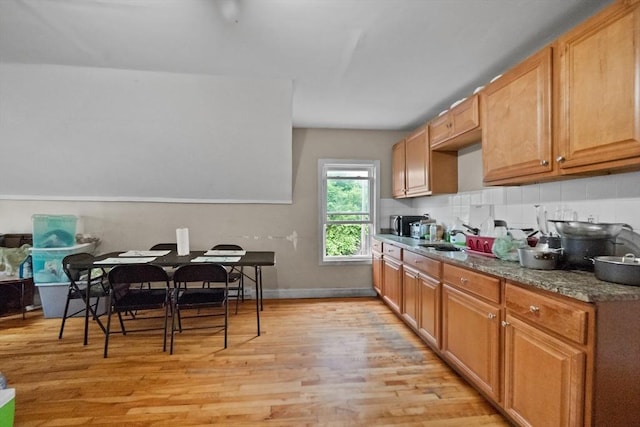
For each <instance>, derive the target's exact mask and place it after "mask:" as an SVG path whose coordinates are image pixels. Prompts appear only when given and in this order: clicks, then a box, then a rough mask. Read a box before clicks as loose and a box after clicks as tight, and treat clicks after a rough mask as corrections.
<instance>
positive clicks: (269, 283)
mask: <svg viewBox="0 0 640 427" xmlns="http://www.w3.org/2000/svg"><path fill="white" fill-rule="evenodd" d="M404 134H405V132H384V131H356V130H354V131H347V130H323V129H294V131H293V203H292V204H291V205H278V204H274V205H267V204H189V203H140V202H88V201H75V202H62V201H19V200H0V233H12V232H14V233H19V232H30V231H31V215H32V214H34V213H48V214H74V215H78V216H80V217H81V218H82V221H81V225H80V227H81V229H82V231H84V232H87V233H91V234H94V235H96V236H98V237H100V238H101V239H102V243H101V245H100V246H99V248H98V249H99V251H101V252H108V251H114V250H122V249H147V248H149V247H150V246H151V245H152V244H154V243H157V242H165V241H166V242H173V241H175V229H176V228H178V227H189V231H190V243H191V247H192V248H194V249H195V248H200V249H208V248H210V247H211V246H213V245H214V244H216V243H237V244H240V245H242V246H243V247H245V248H246V249H249V250H273V251H275V252H276V260H277V266H276V267H275V268H265V269H264V270H263V271H264V286H265V297H313V296H318V297H320V296H333V295H362V294H368V293H370V292H371V289H372V288H371V266H370V265H359V266H320V265H319V264H318V259H319V255H318V254H319V252H318V249H319V248H318V236H317V229H318V227H317V221H318V197H317V174H318V172H317V161H318V159H319V158H334V159H341V158H342V159H371V160H380V167H381V177H382V178H381V190H380V191H381V197H386V198H389V197H391V146H392V145H393V144H394V143H395V142H396V141H397V140H399V139H400V138H402V137H403V136H404ZM21 161H22V160H21ZM265 167H268V165H265ZM79 172H80V171H79ZM25 173H34V171H26V170H25ZM79 179H82V177H81V175H79Z"/></svg>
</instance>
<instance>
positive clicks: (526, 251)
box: [518, 247, 562, 270]
mask: <svg viewBox="0 0 640 427" xmlns="http://www.w3.org/2000/svg"><path fill="white" fill-rule="evenodd" d="M561 259H562V251H561V250H540V249H539V248H537V249H536V248H532V247H524V248H518V260H519V261H520V265H521V266H522V267H525V268H533V269H536V270H555V269H556V268H558V265H559V264H560V260H561Z"/></svg>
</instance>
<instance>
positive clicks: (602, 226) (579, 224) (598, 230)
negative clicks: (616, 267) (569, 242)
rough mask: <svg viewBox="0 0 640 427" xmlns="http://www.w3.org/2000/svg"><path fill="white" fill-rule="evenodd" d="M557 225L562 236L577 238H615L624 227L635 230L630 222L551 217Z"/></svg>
mask: <svg viewBox="0 0 640 427" xmlns="http://www.w3.org/2000/svg"><path fill="white" fill-rule="evenodd" d="M549 222H552V223H553V224H554V225H555V226H556V230H557V231H558V234H560V237H572V238H575V239H615V238H616V236H617V235H618V234H620V232H621V231H622V229H623V228H628V229H629V230H633V228H631V226H630V225H629V224H620V223H611V224H609V223H605V222H584V221H559V220H552V219H550V220H549Z"/></svg>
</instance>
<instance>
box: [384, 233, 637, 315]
mask: <svg viewBox="0 0 640 427" xmlns="http://www.w3.org/2000/svg"><path fill="white" fill-rule="evenodd" d="M374 238H375V239H376V240H379V241H381V242H383V243H385V242H386V243H391V244H393V245H396V246H399V247H401V248H403V249H407V250H409V251H411V252H414V253H417V254H420V255H425V256H427V257H429V258H432V259H436V260H439V261H443V262H447V263H449V264H454V265H457V266H460V267H465V268H470V269H473V270H477V271H479V272H482V273H486V274H490V275H492V276H496V277H499V278H503V279H506V280H510V281H513V282H516V283H519V284H523V285H528V286H532V287H534V288H537V289H542V290H546V291H549V292H552V293H556V294H559V295H563V296H565V297H569V298H572V299H575V300H578V301H582V302H586V303H592V304H597V303H598V302H605V301H606V302H612V301H640V287H638V286H627V285H619V284H615V283H609V282H604V281H602V280H598V279H596V277H595V275H594V274H593V273H592V272H588V271H567V270H532V269H528V268H524V267H521V266H520V264H519V263H518V262H512V261H503V260H499V259H496V258H492V257H484V256H481V255H474V254H471V253H467V252H465V251H461V252H442V251H436V250H435V249H433V248H425V247H421V246H419V244H420V243H421V241H420V240H418V239H413V238H410V237H401V236H395V235H391V234H376V235H375V236H374ZM422 243H424V241H422Z"/></svg>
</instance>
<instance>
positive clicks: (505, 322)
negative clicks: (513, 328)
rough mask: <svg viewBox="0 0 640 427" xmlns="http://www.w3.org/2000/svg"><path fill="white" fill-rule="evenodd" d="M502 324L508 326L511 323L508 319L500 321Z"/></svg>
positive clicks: (504, 326)
mask: <svg viewBox="0 0 640 427" xmlns="http://www.w3.org/2000/svg"><path fill="white" fill-rule="evenodd" d="M500 324H501V325H502V327H503V328H506V327H507V326H509V325H510V323H509V322H507V321H506V320H503V321H502V322H500Z"/></svg>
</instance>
